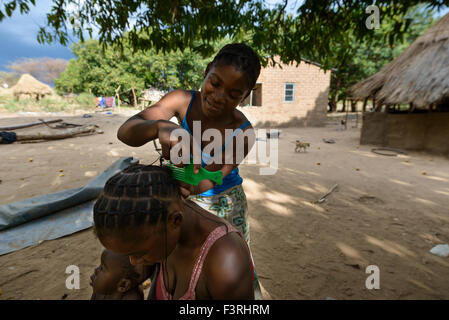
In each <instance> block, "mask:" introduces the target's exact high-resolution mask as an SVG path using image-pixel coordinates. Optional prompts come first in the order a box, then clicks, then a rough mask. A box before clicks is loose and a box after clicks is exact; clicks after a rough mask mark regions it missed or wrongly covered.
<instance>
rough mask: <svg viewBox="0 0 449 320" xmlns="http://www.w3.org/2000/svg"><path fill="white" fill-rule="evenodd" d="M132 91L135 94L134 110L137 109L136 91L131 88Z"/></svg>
mask: <svg viewBox="0 0 449 320" xmlns="http://www.w3.org/2000/svg"><path fill="white" fill-rule="evenodd" d="M131 91H132V92H133V102H134V108H137V99H136V92H135V91H134V88H131Z"/></svg>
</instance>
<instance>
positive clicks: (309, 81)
mask: <svg viewBox="0 0 449 320" xmlns="http://www.w3.org/2000/svg"><path fill="white" fill-rule="evenodd" d="M330 75H331V72H330V71H327V72H325V71H323V70H322V69H320V68H319V67H318V66H316V65H314V64H309V63H306V62H303V61H302V62H301V63H300V64H299V65H298V66H296V63H293V64H290V65H285V64H283V65H282V69H281V68H280V67H279V66H276V67H271V66H267V67H265V68H262V70H261V73H260V76H259V78H258V80H257V83H260V84H261V85H262V90H261V91H262V103H261V104H262V105H261V106H258V107H238V109H239V110H240V111H242V112H243V113H244V114H245V115H246V116H247V117H248V119H249V120H250V121H251V122H252V123H253V125H255V126H257V127H273V128H277V127H288V126H323V125H324V124H325V122H326V112H327V105H328V95H329V86H330ZM286 83H294V85H295V87H294V100H293V101H291V102H285V101H284V91H285V84H286Z"/></svg>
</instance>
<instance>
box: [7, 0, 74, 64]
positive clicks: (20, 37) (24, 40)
mask: <svg viewBox="0 0 449 320" xmlns="http://www.w3.org/2000/svg"><path fill="white" fill-rule="evenodd" d="M2 2H3V1H0V5H2V4H3V3H2ZM51 3H52V1H51V0H38V1H36V6H31V7H30V12H29V13H28V14H26V15H21V14H20V12H19V11H18V10H16V11H15V12H14V13H13V15H12V17H10V18H8V17H6V18H4V19H3V21H2V22H0V43H1V48H0V70H3V71H9V70H7V69H6V65H8V64H9V63H11V62H13V61H15V60H17V59H20V58H41V57H51V58H62V59H67V60H68V59H71V58H74V55H73V54H72V52H71V51H70V49H69V48H68V47H65V46H62V45H59V44H52V45H49V44H39V43H38V42H37V33H38V31H39V27H40V26H44V25H45V22H46V14H47V13H48V12H50V9H51Z"/></svg>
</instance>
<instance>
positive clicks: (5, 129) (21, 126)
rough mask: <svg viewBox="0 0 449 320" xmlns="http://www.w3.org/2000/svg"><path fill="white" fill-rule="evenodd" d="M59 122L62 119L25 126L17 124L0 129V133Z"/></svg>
mask: <svg viewBox="0 0 449 320" xmlns="http://www.w3.org/2000/svg"><path fill="white" fill-rule="evenodd" d="M61 121H62V119H57V120H48V121H44V120H42V121H39V122H31V123H26V124H19V125H17V126H9V127H0V131H7V130H17V129H22V128H29V127H33V126H37V125H40V124H46V123H55V122H61Z"/></svg>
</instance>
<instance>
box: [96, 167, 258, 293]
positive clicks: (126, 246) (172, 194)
mask: <svg viewBox="0 0 449 320" xmlns="http://www.w3.org/2000/svg"><path fill="white" fill-rule="evenodd" d="M94 230H95V233H96V235H97V237H98V239H99V240H100V242H101V243H102V244H103V246H104V247H105V248H107V249H108V250H110V251H112V252H114V253H116V254H119V255H127V256H129V260H130V262H131V264H132V265H145V266H147V268H148V269H151V270H153V271H154V273H153V272H150V273H153V277H152V280H153V281H152V283H151V289H150V294H149V296H148V298H149V299H164V300H167V299H199V300H207V299H232V300H234V299H254V270H253V264H252V259H251V254H250V252H249V248H248V246H247V244H246V242H245V241H244V239H243V238H242V236H241V235H240V234H239V233H238V231H237V230H236V229H235V228H234V227H233V226H232V225H229V224H228V223H226V222H225V221H224V220H223V219H221V218H218V217H216V216H214V215H212V214H211V213H209V212H207V211H206V210H204V209H202V208H200V207H198V206H197V205H196V204H195V203H193V202H192V201H190V200H183V199H182V198H181V195H180V192H179V183H178V181H176V180H174V179H173V178H172V176H171V171H170V170H169V169H168V168H166V167H157V166H144V165H140V164H136V165H131V166H130V167H128V168H127V169H125V170H124V171H122V172H120V173H118V174H116V175H115V176H113V177H112V178H110V179H109V180H108V181H107V182H106V185H105V187H104V190H103V192H102V193H101V195H100V196H99V198H98V199H97V201H96V203H95V206H94Z"/></svg>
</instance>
